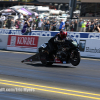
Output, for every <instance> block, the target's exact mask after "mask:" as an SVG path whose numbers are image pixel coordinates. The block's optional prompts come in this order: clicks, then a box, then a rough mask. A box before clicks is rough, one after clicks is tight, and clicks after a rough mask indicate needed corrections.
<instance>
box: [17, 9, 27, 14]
mask: <svg viewBox="0 0 100 100" xmlns="http://www.w3.org/2000/svg"><path fill="white" fill-rule="evenodd" d="M18 11H19V12H20V13H22V14H25V15H28V13H27V12H25V11H24V10H21V9H18Z"/></svg>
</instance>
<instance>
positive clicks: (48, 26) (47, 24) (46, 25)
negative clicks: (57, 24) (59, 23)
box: [45, 20, 51, 31]
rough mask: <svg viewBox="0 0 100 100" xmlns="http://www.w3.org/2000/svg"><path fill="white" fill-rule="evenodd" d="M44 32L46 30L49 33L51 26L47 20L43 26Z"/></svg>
mask: <svg viewBox="0 0 100 100" xmlns="http://www.w3.org/2000/svg"><path fill="white" fill-rule="evenodd" d="M45 30H46V31H50V30H51V25H50V22H49V20H48V21H47V23H46V24H45Z"/></svg>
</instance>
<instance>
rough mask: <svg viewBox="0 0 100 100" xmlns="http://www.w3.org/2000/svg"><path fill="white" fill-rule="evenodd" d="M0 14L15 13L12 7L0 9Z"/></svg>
mask: <svg viewBox="0 0 100 100" xmlns="http://www.w3.org/2000/svg"><path fill="white" fill-rule="evenodd" d="M0 15H16V12H15V11H14V10H13V9H3V10H1V11H0Z"/></svg>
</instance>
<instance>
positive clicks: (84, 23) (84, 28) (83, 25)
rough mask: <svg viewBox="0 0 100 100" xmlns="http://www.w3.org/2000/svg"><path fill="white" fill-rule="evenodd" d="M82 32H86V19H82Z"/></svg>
mask: <svg viewBox="0 0 100 100" xmlns="http://www.w3.org/2000/svg"><path fill="white" fill-rule="evenodd" d="M81 31H82V32H86V21H85V20H84V21H83V23H82V30H81Z"/></svg>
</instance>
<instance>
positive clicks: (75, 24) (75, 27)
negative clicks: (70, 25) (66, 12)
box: [73, 20, 77, 32]
mask: <svg viewBox="0 0 100 100" xmlns="http://www.w3.org/2000/svg"><path fill="white" fill-rule="evenodd" d="M73 31H75V32H76V31H77V20H75V22H74V29H73Z"/></svg>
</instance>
